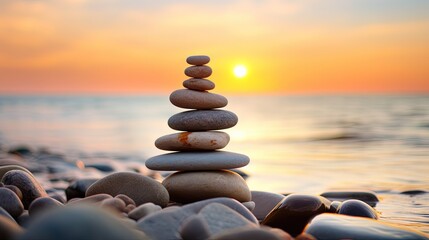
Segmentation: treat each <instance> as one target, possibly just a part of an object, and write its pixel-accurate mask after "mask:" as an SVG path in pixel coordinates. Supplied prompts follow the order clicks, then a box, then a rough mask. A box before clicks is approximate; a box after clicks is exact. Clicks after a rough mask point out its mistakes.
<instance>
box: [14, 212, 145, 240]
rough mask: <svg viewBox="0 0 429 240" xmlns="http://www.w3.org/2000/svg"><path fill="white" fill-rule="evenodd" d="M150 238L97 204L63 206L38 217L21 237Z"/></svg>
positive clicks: (69, 239) (53, 239) (66, 239)
mask: <svg viewBox="0 0 429 240" xmlns="http://www.w3.org/2000/svg"><path fill="white" fill-rule="evenodd" d="M34 239H43V240H58V239H61V240H75V239H88V240H89V239H103V240H119V239H127V240H138V239H147V238H146V236H145V235H144V234H143V233H142V232H139V231H136V230H133V229H132V228H130V227H129V226H128V225H126V223H124V222H121V221H120V220H119V219H118V218H117V217H115V216H113V215H111V214H108V213H107V212H105V211H103V210H99V209H98V208H97V207H93V206H92V207H90V206H86V207H82V206H79V207H64V208H60V209H57V210H54V211H50V212H48V213H47V214H43V215H41V216H40V217H38V218H36V219H35V220H34V221H33V222H32V223H31V224H30V226H29V227H28V229H27V231H25V232H24V233H23V234H22V235H20V236H19V238H18V240H34Z"/></svg>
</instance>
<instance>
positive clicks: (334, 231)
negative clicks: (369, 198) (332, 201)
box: [304, 213, 429, 240]
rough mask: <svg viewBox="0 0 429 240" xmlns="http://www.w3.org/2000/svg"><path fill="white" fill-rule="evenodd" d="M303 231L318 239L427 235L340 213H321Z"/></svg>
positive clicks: (380, 239) (404, 239) (405, 238)
mask: <svg viewBox="0 0 429 240" xmlns="http://www.w3.org/2000/svg"><path fill="white" fill-rule="evenodd" d="M304 232H306V233H309V234H311V235H312V236H314V237H315V238H316V239H318V240H324V239H329V240H340V239H354V240H359V239H362V240H371V239H374V240H395V239H402V240H411V239H414V240H420V239H421V240H423V239H426V240H427V239H429V237H428V236H426V235H425V234H423V233H421V232H417V231H413V230H412V229H407V228H400V227H396V226H393V225H390V224H387V223H383V222H381V221H376V220H372V219H369V218H362V217H350V216H346V215H341V214H332V213H323V214H320V215H318V216H316V217H315V218H314V219H313V220H312V221H311V223H310V224H309V225H307V227H306V229H305V230H304Z"/></svg>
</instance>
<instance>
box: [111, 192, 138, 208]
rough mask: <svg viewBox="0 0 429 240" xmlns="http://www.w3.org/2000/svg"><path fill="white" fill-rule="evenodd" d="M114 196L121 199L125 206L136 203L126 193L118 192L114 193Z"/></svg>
mask: <svg viewBox="0 0 429 240" xmlns="http://www.w3.org/2000/svg"><path fill="white" fill-rule="evenodd" d="M115 198H119V199H121V200H122V201H124V203H125V205H126V206H128V205H130V204H131V205H134V206H135V205H136V203H135V202H134V200H132V199H131V198H130V197H128V196H127V195H124V194H118V195H116V196H115Z"/></svg>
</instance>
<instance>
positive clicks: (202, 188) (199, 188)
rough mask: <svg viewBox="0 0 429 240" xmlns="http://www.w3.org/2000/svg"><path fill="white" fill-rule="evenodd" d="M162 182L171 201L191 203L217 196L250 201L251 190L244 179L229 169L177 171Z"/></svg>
mask: <svg viewBox="0 0 429 240" xmlns="http://www.w3.org/2000/svg"><path fill="white" fill-rule="evenodd" d="M162 184H163V185H164V186H165V188H166V189H167V190H168V192H169V193H170V198H171V201H174V202H179V203H190V202H196V201H200V200H204V199H209V198H215V197H229V198H234V199H236V200H237V201H239V202H248V201H250V191H249V188H248V186H247V184H246V182H245V181H244V179H243V178H242V177H241V176H240V175H238V174H237V173H234V172H231V171H228V170H218V171H198V172H176V173H173V174H171V175H170V176H168V177H167V178H166V179H164V181H163V182H162Z"/></svg>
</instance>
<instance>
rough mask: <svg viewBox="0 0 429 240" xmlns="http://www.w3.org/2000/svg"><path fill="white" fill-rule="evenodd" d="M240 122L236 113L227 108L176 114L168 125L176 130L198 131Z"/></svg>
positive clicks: (226, 126) (230, 125) (220, 127)
mask: <svg viewBox="0 0 429 240" xmlns="http://www.w3.org/2000/svg"><path fill="white" fill-rule="evenodd" d="M237 122H238V117H237V115H235V113H233V112H230V111H226V110H191V111H185V112H181V113H177V114H174V115H173V116H171V117H170V118H169V119H168V126H169V127H170V128H172V129H174V130H179V131H188V132H197V131H209V130H220V129H226V128H231V127H234V126H235V125H236V124H237Z"/></svg>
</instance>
